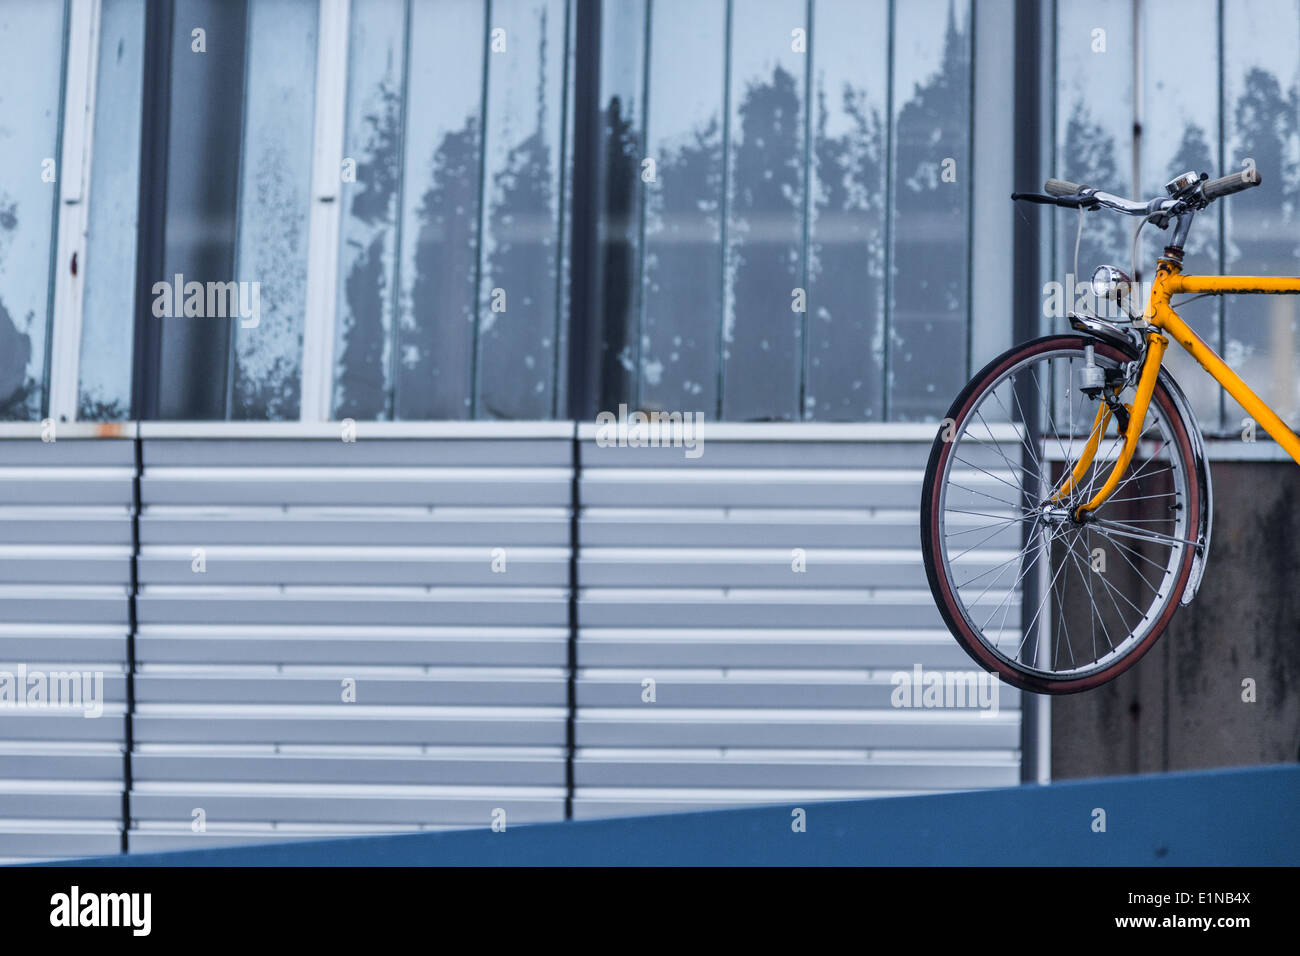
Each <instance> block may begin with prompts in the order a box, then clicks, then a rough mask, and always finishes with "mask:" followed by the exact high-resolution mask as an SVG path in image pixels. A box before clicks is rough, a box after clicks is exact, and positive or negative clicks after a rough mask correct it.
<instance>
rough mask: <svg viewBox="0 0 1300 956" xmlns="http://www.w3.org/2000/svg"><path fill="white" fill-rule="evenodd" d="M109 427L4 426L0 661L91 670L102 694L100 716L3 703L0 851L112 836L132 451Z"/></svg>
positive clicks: (117, 833)
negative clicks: (49, 429) (108, 435)
mask: <svg viewBox="0 0 1300 956" xmlns="http://www.w3.org/2000/svg"><path fill="white" fill-rule="evenodd" d="M109 431H110V432H112V431H113V429H109ZM117 431H119V433H120V434H121V436H122V438H121V439H108V440H93V438H92V436H94V435H95V434H96V431H95V430H94V429H92V428H89V427H87V426H76V425H59V426H57V429H56V430H55V432H54V433H53V438H54V439H55V440H54V441H42V428H41V426H40V425H39V424H9V425H4V426H0V670H3V671H6V672H8V673H10V674H15V675H16V674H17V669H18V667H19V666H25V667H26V668H27V673H28V675H29V677H30V676H32V675H33V673H34V672H41V673H45V674H49V673H50V672H51V671H57V672H63V673H78V674H85V675H93V674H95V673H97V672H99V673H102V674H103V695H104V697H103V707H102V715H101V716H99V717H98V718H96V717H93V716H87V714H92V713H93V712H94V711H93V709H86V708H82V709H78V708H75V707H65V708H54V707H32V706H25V707H9V706H4V707H0V859H3V860H18V859H31V858H41V857H55V856H68V855H76V854H83V853H116V852H117V851H118V850H119V848H120V846H121V819H122V787H123V771H124V763H123V753H124V749H125V740H126V735H125V723H124V722H125V717H124V714H125V712H126V706H125V701H126V681H125V670H126V660H127V634H128V631H129V618H130V612H129V603H128V595H129V591H130V579H131V513H132V480H133V476H134V474H135V463H134V445H133V442H132V441H131V440H130V436H131V435H132V434H133V433H132V432H131V430H130V428H121V429H118V430H117ZM45 437H47V438H48V437H51V436H50V435H49V433H46V436H45ZM91 679H92V680H93V677H92V678H91ZM17 690H19V692H23V691H25V688H17Z"/></svg>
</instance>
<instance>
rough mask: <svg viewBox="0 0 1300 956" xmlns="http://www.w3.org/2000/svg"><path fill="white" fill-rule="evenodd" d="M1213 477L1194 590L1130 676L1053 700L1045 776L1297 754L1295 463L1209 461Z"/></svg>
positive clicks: (1299, 670)
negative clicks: (1204, 548)
mask: <svg viewBox="0 0 1300 956" xmlns="http://www.w3.org/2000/svg"><path fill="white" fill-rule="evenodd" d="M1213 481H1214V537H1213V540H1212V542H1211V545H1210V561H1209V566H1208V570H1207V572H1206V577H1205V581H1204V582H1203V584H1202V585H1201V590H1200V593H1199V594H1198V595H1197V598H1196V600H1195V602H1193V603H1192V604H1191V605H1190V606H1189V607H1184V608H1182V609H1180V610H1179V612H1178V614H1177V615H1176V616H1175V618H1174V620H1173V623H1172V624H1171V625H1170V627H1169V629H1168V630H1167V631H1166V632H1165V634H1164V635H1163V636H1162V637H1161V638H1160V640H1159V642H1158V643H1157V644H1156V646H1155V647H1154V648H1152V650H1151V651H1150V652H1149V653H1148V654H1147V656H1146V657H1145V658H1143V660H1142V661H1141V662H1140V663H1139V664H1138V665H1137V666H1136V667H1134V668H1133V669H1132V670H1130V671H1129V672H1128V673H1127V674H1125V675H1123V676H1122V677H1121V678H1119V679H1118V680H1115V681H1112V682H1110V683H1109V684H1107V685H1105V686H1103V687H1101V688H1099V689H1098V690H1095V691H1092V692H1089V693H1085V694H1076V695H1071V696H1068V697H1058V698H1055V699H1054V700H1053V701H1052V776H1053V778H1054V779H1068V778H1074V777H1095V776H1110V775H1114V774H1128V773H1150V772H1158V771H1165V770H1194V769H1203V768H1210V767H1228V766H1238V765H1243V764H1262V763H1282V762H1293V761H1296V760H1297V759H1300V470H1297V468H1296V466H1295V465H1294V464H1292V463H1291V462H1289V461H1287V462H1216V463H1214V465H1213ZM1247 678H1251V679H1253V680H1254V682H1255V696H1256V700H1255V702H1254V703H1246V702H1245V701H1243V700H1242V695H1243V688H1242V682H1243V681H1244V680H1245V679H1247Z"/></svg>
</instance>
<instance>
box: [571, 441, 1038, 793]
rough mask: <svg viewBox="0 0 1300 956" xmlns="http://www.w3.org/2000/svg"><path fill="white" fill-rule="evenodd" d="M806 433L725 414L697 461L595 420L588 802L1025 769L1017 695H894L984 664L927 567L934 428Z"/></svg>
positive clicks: (583, 637)
mask: <svg viewBox="0 0 1300 956" xmlns="http://www.w3.org/2000/svg"><path fill="white" fill-rule="evenodd" d="M801 429H802V430H792V429H791V426H763V425H754V426H743V425H731V426H717V427H716V428H715V429H710V428H709V427H708V426H707V425H706V426H705V427H704V430H703V436H704V437H705V438H706V439H707V441H706V442H705V444H704V445H703V449H702V454H701V455H700V456H699V457H697V458H693V459H692V458H688V457H686V454H685V448H684V447H671V446H669V447H653V448H644V447H617V446H612V445H608V444H607V445H606V447H600V446H599V445H598V444H597V442H596V436H597V429H596V427H595V426H594V425H592V426H584V427H583V429H582V431H581V432H580V435H581V437H582V439H583V440H582V444H581V449H582V463H581V465H582V467H581V488H580V498H581V502H582V510H581V519H580V522H579V535H578V537H579V546H580V552H579V553H580V565H579V567H580V573H579V583H580V586H581V590H580V595H579V602H578V608H579V610H578V619H579V624H580V629H579V640H578V664H579V668H580V670H579V679H578V701H577V703H578V712H577V740H576V742H577V747H578V750H577V754H576V759H575V796H574V816H575V817H580V818H581V817H594V816H605V815H611V814H625V813H643V812H659V811H669V810H688V809H700V808H706V807H717V806H732V805H738V804H744V803H778V802H788V801H811V800H819V799H821V800H825V799H836V798H840V797H843V798H848V797H853V796H868V795H883V794H889V793H903V792H916V791H926V790H951V789H965V788H974V787H985V786H1003V785H1012V784H1015V783H1016V782H1017V781H1018V779H1019V767H1020V762H1019V746H1020V713H1019V697H1018V695H1017V694H1015V693H1014V692H1009V689H1006V688H1004V689H1003V692H1002V693H1001V695H1000V712H999V713H998V714H997V715H996V716H990V715H988V714H985V715H983V716H981V715H980V714H979V713H978V712H977V711H975V710H965V711H959V710H952V709H949V710H938V709H937V710H900V709H898V708H895V707H892V706H891V704H890V694H891V691H892V690H893V686H894V685H893V684H892V683H891V680H890V678H891V675H892V674H893V673H894V672H896V671H899V670H906V671H911V669H912V668H913V667H914V666H915V665H920V666H921V667H923V668H924V669H927V670H930V669H943V670H969V669H970V661H969V659H968V658H967V657H966V656H965V654H964V653H963V652H962V651H961V650H960V648H959V647H958V646H957V645H956V643H955V642H954V641H953V639H952V637H951V635H949V633H948V631H947V629H946V628H945V626H944V624H943V622H942V620H941V619H940V617H939V614H938V612H937V610H936V609H935V607H934V602H933V600H932V598H931V596H930V592H929V588H928V585H927V583H926V578H925V570H924V567H923V565H922V563H921V553H920V542H919V536H918V531H917V529H918V524H919V514H918V507H919V506H918V502H919V500H920V490H921V479H922V477H923V470H924V466H925V459H926V455H927V454H928V452H929V441H930V440H931V439H932V438H933V430H932V426H923V427H921V428H911V429H897V428H895V429H893V430H892V435H893V436H901V437H902V438H903V440H897V439H895V440H889V436H890V435H891V431H890V430H889V429H881V428H872V427H861V426H844V427H839V426H813V427H808V426H801ZM778 432H779V433H780V434H781V437H782V438H783V439H784V440H780V441H772V440H768V438H769V436H773V437H774V436H775V434H776V433H778ZM913 432H914V433H915V434H914V435H913V434H912V433H913ZM800 435H802V436H807V437H806V438H804V439H802V440H801V439H799V438H796V437H795V436H800ZM792 438H793V439H794V440H791V439H792ZM882 438H883V439H884V440H881V439H882ZM795 549H803V553H804V560H805V561H806V565H805V568H806V570H804V571H802V572H800V571H796V570H795V567H796V552H795ZM647 679H653V680H654V681H655V698H656V699H655V701H654V702H653V703H649V702H646V701H645V700H644V699H643V686H644V684H643V682H644V681H646V680H647Z"/></svg>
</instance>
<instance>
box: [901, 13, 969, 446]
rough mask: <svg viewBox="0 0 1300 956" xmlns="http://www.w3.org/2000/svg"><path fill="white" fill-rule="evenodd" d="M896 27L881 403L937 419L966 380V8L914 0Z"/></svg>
mask: <svg viewBox="0 0 1300 956" xmlns="http://www.w3.org/2000/svg"><path fill="white" fill-rule="evenodd" d="M895 18H896V19H895V25H894V62H893V70H894V77H893V80H894V115H893V123H894V129H893V150H892V152H893V163H894V169H893V174H892V183H893V187H892V200H893V214H892V218H891V221H892V231H893V242H892V245H893V248H892V250H891V252H890V271H891V292H890V302H891V316H890V325H889V341H888V349H889V354H888V358H887V362H888V377H887V388H888V393H887V394H888V399H887V404H888V409H889V418H890V419H892V420H895V421H916V420H919V419H936V418H938V417H939V416H940V415H942V414H943V410H944V408H945V407H946V406H947V404H948V402H950V401H951V400H952V398H953V397H954V396H956V394H957V393H958V391H960V390H961V388H962V386H963V385H964V384H965V382H966V379H967V377H968V372H969V369H968V368H967V364H968V359H967V351H968V350H967V347H966V338H967V330H968V328H969V322H970V307H969V305H970V304H969V247H970V237H969V229H970V184H971V177H972V175H973V169H972V164H971V155H970V142H971V125H970V124H971V110H970V98H971V81H970V63H971V56H970V33H971V31H970V9H969V4H967V3H957V2H954V0H914V2H911V3H903V4H897V5H896V6H895ZM941 23H942V24H943V27H942V29H938V25H939V24H941Z"/></svg>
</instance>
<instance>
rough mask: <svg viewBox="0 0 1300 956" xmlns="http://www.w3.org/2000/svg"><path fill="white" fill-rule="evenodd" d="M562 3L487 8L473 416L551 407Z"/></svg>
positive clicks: (520, 414) (536, 412) (521, 414)
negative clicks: (490, 37) (483, 207)
mask: <svg viewBox="0 0 1300 956" xmlns="http://www.w3.org/2000/svg"><path fill="white" fill-rule="evenodd" d="M564 18H565V4H564V3H563V2H561V0H512V2H497V3H493V4H492V23H491V24H490V26H491V28H492V29H493V30H498V29H499V30H502V31H504V33H502V34H498V36H499V38H500V43H494V45H493V52H491V53H490V54H489V59H488V94H487V95H488V103H487V130H486V140H485V147H484V151H485V156H484V166H485V170H484V173H485V177H486V181H485V184H484V185H485V190H486V197H487V198H486V201H487V211H486V216H485V234H484V236H483V245H482V250H481V255H482V257H483V258H482V270H483V277H482V284H481V286H480V290H479V337H478V361H477V368H478V374H477V382H476V391H477V395H476V409H475V411H476V417H479V418H511V419H513V418H523V419H527V418H549V417H550V416H551V415H552V413H553V408H554V395H553V392H554V388H555V344H556V326H557V319H558V315H557V308H556V306H557V302H558V301H559V289H558V275H557V265H558V259H559V256H558V253H559V245H558V238H559V201H558V197H559V192H560V189H559V186H560V174H561V170H560V142H561V123H562V119H563V113H562V104H563V97H562V84H563V77H564V52H565V51H564V35H565V34H564V25H565V24H564Z"/></svg>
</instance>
